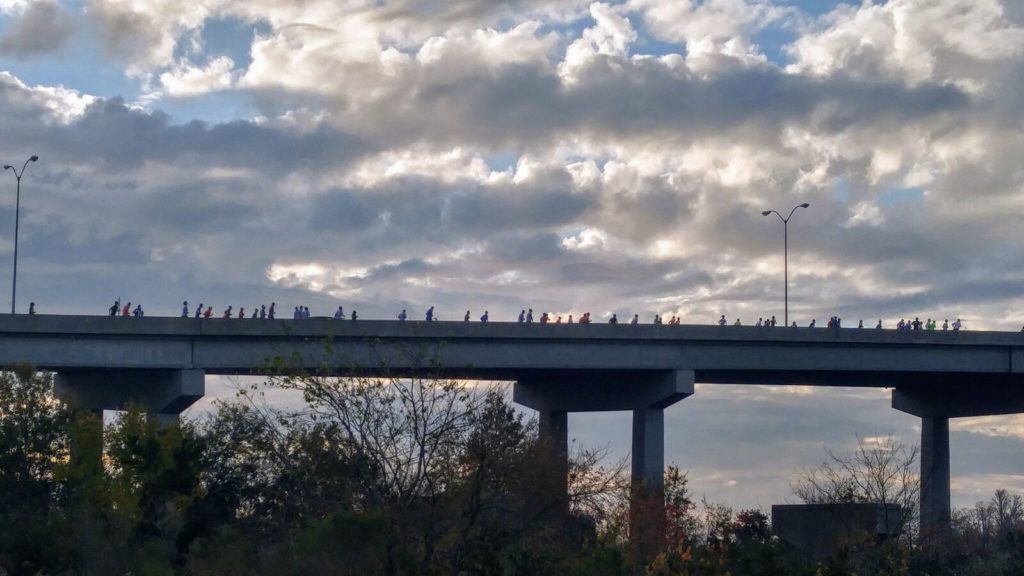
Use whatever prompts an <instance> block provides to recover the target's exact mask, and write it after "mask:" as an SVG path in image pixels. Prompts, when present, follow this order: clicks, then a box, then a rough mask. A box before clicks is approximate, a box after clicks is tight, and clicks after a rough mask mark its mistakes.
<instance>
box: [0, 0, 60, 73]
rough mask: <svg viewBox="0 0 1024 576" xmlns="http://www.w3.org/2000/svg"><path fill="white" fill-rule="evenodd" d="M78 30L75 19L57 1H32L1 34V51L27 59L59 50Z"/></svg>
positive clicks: (0, 52) (1, 52)
mask: <svg viewBox="0 0 1024 576" xmlns="http://www.w3.org/2000/svg"><path fill="white" fill-rule="evenodd" d="M74 31H75V21H74V20H73V19H72V17H71V16H70V15H69V14H68V13H67V12H65V11H64V9H63V8H61V6H60V5H59V4H58V3H57V2H55V1H52V0H41V1H38V2H32V3H30V4H28V5H27V7H26V8H25V9H24V12H22V13H21V14H20V15H19V16H18V17H17V18H15V19H14V20H13V21H11V22H9V23H8V24H7V31H6V32H5V33H4V34H3V36H0V54H9V55H12V56H15V57H17V58H19V59H24V58H30V57H32V56H38V55H41V54H55V53H59V52H61V51H62V50H63V49H64V48H65V46H66V45H67V43H68V40H69V39H70V38H71V35H72V34H73V33H74Z"/></svg>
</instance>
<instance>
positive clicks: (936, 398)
mask: <svg viewBox="0 0 1024 576" xmlns="http://www.w3.org/2000/svg"><path fill="white" fill-rule="evenodd" d="M892 407H893V408H895V409H897V410H900V411H902V412H906V413H908V414H913V415H915V416H919V417H920V418H921V503H920V507H921V510H920V512H921V535H922V537H924V538H925V539H928V538H935V539H940V540H941V539H942V538H944V537H946V536H947V535H949V534H950V532H951V531H952V526H951V524H950V522H951V517H952V505H951V500H950V487H949V485H950V466H949V464H950V457H949V456H950V454H949V419H950V418H960V417H966V416H995V415H999V414H1016V413H1020V412H1024V389H1022V388H1021V387H1020V386H1015V385H1013V383H1010V382H1008V383H1005V384H997V385H993V386H986V387H985V388H983V389H978V388H974V387H971V386H967V385H962V386H961V385H954V384H950V383H948V382H944V383H940V384H935V383H934V382H925V383H922V384H917V385H907V386H903V387H898V388H894V389H893V391H892Z"/></svg>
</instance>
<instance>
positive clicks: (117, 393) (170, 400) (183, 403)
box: [54, 370, 206, 423]
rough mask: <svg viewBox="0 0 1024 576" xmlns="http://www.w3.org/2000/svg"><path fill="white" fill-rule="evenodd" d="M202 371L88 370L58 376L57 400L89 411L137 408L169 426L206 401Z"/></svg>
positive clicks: (56, 385) (60, 373) (55, 383)
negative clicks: (203, 400)
mask: <svg viewBox="0 0 1024 576" xmlns="http://www.w3.org/2000/svg"><path fill="white" fill-rule="evenodd" d="M205 376H206V374H205V372H204V371H203V370H88V371H79V370H76V371H63V372H58V373H57V376H56V378H55V380H54V386H55V390H56V393H57V396H58V397H60V398H61V399H62V400H64V401H66V402H68V403H69V404H71V405H73V406H77V407H79V408H84V409H88V410H101V411H102V410H123V409H124V408H125V406H127V405H128V404H129V403H134V404H138V405H139V406H141V407H142V408H144V409H145V410H146V411H147V412H149V413H150V414H155V415H156V416H157V417H158V418H160V421H161V423H170V422H171V421H172V420H175V419H176V418H177V416H178V414H181V412H182V411H183V410H185V409H186V408H188V407H189V406H191V405H192V403H194V402H195V401H196V400H198V399H200V398H202V397H203V394H204V393H205V391H206V384H205Z"/></svg>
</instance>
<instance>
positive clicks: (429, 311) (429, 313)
mask: <svg viewBox="0 0 1024 576" xmlns="http://www.w3.org/2000/svg"><path fill="white" fill-rule="evenodd" d="M426 316H427V322H433V321H434V307H433V306H431V307H430V308H427V314H426Z"/></svg>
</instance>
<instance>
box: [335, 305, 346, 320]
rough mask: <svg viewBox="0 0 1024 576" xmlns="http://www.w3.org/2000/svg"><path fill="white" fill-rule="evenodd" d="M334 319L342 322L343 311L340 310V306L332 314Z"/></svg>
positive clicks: (343, 317)
mask: <svg viewBox="0 0 1024 576" xmlns="http://www.w3.org/2000/svg"><path fill="white" fill-rule="evenodd" d="M334 319H335V320H344V319H345V309H344V308H342V307H341V306H338V309H337V310H336V311H335V312H334Z"/></svg>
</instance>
